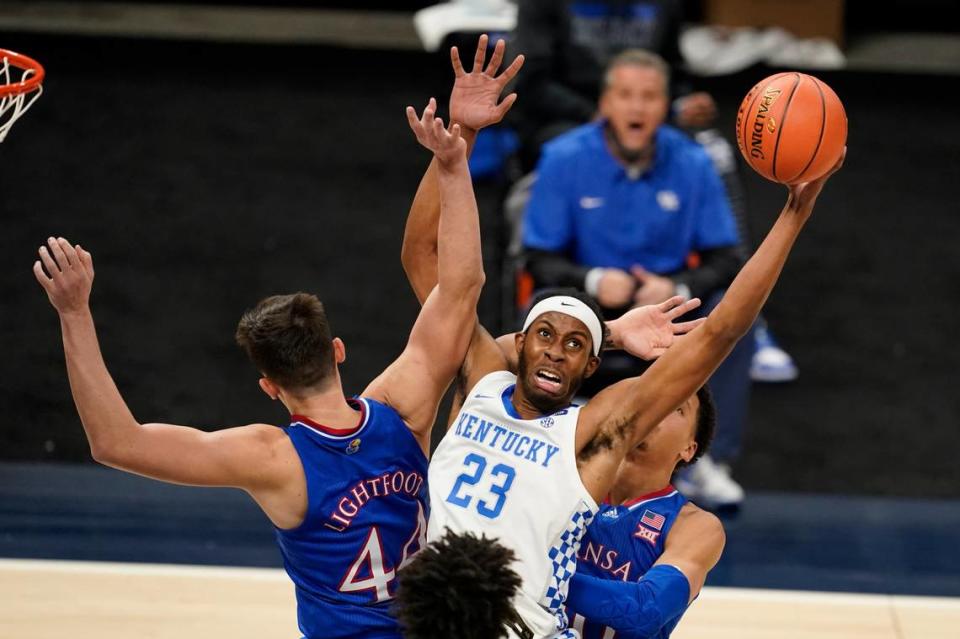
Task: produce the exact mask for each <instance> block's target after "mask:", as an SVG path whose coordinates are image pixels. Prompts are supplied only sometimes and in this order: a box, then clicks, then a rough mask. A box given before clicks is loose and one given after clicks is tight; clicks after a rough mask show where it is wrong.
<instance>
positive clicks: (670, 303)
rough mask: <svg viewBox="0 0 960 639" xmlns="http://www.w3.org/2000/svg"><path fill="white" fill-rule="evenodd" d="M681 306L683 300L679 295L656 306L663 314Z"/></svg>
mask: <svg viewBox="0 0 960 639" xmlns="http://www.w3.org/2000/svg"><path fill="white" fill-rule="evenodd" d="M634 268H638V267H634ZM681 304H683V298H682V297H681V296H679V295H674V296H673V297H670V298H667V299H665V300H664V301H662V302H660V303H659V304H657V310H659V311H661V312H663V313H669V312H670V311H672V310H673V309H675V308H676V307H677V306H680V305H681Z"/></svg>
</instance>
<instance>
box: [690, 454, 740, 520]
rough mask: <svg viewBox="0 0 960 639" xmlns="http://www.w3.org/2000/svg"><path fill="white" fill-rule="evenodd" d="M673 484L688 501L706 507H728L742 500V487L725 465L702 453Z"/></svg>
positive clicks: (736, 504)
mask: <svg viewBox="0 0 960 639" xmlns="http://www.w3.org/2000/svg"><path fill="white" fill-rule="evenodd" d="M673 485H674V486H675V487H676V489H677V490H679V491H680V492H681V493H683V495H684V497H686V498H687V499H689V500H690V501H694V502H697V503H699V504H701V505H703V506H704V507H706V508H725V507H726V508H729V507H733V506H739V505H740V504H741V503H742V502H743V498H744V493H743V487H741V486H740V484H738V483H737V482H736V481H734V479H733V478H732V477H731V476H730V469H729V468H728V467H727V466H724V465H721V464H717V463H716V462H715V461H713V459H711V458H710V455H704V456H703V457H701V458H700V459H699V460H698V461H697V462H696V463H695V464H694V465H693V466H691V467H689V468H686V469H684V470H683V471H682V472H680V473H678V474H677V476H676V477H675V478H674V482H673Z"/></svg>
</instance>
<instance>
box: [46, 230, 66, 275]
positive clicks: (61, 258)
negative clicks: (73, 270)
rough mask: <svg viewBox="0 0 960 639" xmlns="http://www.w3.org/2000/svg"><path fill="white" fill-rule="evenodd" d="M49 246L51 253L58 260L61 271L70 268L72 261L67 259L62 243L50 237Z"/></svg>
mask: <svg viewBox="0 0 960 639" xmlns="http://www.w3.org/2000/svg"><path fill="white" fill-rule="evenodd" d="M47 246H49V247H50V253H52V254H53V258H54V259H55V260H57V265H58V266H59V267H60V270H61V271H65V270H67V269H68V268H70V260H69V259H67V256H66V255H65V254H64V252H63V247H61V246H60V242H58V241H57V239H56V238H53V237H48V238H47Z"/></svg>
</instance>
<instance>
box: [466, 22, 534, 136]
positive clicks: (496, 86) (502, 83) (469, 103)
mask: <svg viewBox="0 0 960 639" xmlns="http://www.w3.org/2000/svg"><path fill="white" fill-rule="evenodd" d="M487 40H488V38H487V36H486V34H484V35H482V36H480V39H479V41H478V42H477V51H476V53H475V54H474V56H473V69H471V71H470V73H467V72H466V71H464V70H463V64H461V62H460V52H459V51H458V50H457V47H451V49H450V62H451V64H452V65H453V73H454V75H455V76H456V78H455V80H454V82H453V91H451V93H450V121H451V122H458V123H460V124H462V125H463V126H465V127H467V128H470V129H473V130H475V131H476V130H480V129H482V128H483V127H485V126H490V125H491V124H496V123H497V122H499V121H500V120H502V119H503V116H505V115H506V114H507V111H509V110H510V107H512V106H513V103H514V102H516V101H517V94H516V93H511V94H510V95H508V96H507V97H505V98H504V99H503V102H500V103H499V104H497V101H498V100H499V99H500V94H501V93H502V92H503V89H504V87H506V86H507V84H509V83H510V81H511V80H513V78H514V77H515V76H516V75H517V72H518V71H520V67H522V66H523V56H522V55H518V56H517V57H516V58H514V60H513V62H511V63H510V66H508V67H507V68H506V69H504V71H503V73H501V74H500V75H497V71H498V70H499V69H500V64H501V63H502V62H503V53H504V49H505V48H506V44H505V43H504V41H503V40H498V41H497V44H496V46H495V47H494V49H493V55H492V56H490V62H488V63H487V68H486V69H484V68H483V64H484V60H485V59H486V57H487Z"/></svg>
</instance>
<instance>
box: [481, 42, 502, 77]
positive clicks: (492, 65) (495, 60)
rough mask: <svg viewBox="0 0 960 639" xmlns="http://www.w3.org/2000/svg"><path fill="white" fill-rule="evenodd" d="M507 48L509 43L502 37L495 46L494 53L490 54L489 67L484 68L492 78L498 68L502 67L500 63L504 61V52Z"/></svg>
mask: <svg viewBox="0 0 960 639" xmlns="http://www.w3.org/2000/svg"><path fill="white" fill-rule="evenodd" d="M506 48H507V43H506V42H505V41H504V40H503V39H502V38H501V39H500V40H497V44H496V46H494V47H493V55H492V56H490V62H488V63H487V68H486V69H485V70H484V73H486V74H487V75H489V76H490V77H491V78H492V77H493V76H495V75H497V70H498V69H499V68H500V63H502V62H503V52H504V50H505V49H506Z"/></svg>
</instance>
